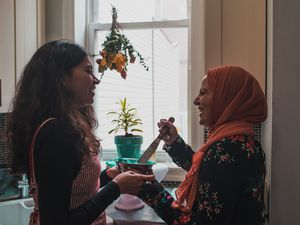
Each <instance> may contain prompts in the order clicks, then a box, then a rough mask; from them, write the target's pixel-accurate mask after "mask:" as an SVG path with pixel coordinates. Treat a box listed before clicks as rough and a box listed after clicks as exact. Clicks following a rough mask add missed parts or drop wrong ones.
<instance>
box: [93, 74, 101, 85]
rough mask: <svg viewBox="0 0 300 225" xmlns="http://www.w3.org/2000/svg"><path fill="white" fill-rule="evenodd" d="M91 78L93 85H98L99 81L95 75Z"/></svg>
mask: <svg viewBox="0 0 300 225" xmlns="http://www.w3.org/2000/svg"><path fill="white" fill-rule="evenodd" d="M92 77H93V84H96V85H97V84H99V83H100V80H99V79H98V78H97V77H96V76H95V75H93V76H92Z"/></svg>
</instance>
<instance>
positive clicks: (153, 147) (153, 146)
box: [138, 117, 175, 163]
mask: <svg viewBox="0 0 300 225" xmlns="http://www.w3.org/2000/svg"><path fill="white" fill-rule="evenodd" d="M168 121H169V122H171V123H174V121H175V119H174V117H170V118H169V119H168ZM168 131H169V128H168V127H163V128H162V131H161V133H160V134H159V135H158V136H157V138H155V140H154V141H153V142H152V143H151V144H150V145H149V147H148V148H147V149H146V151H145V152H144V153H143V155H142V156H141V157H140V158H139V159H138V162H139V163H146V162H147V161H148V160H149V159H150V158H151V156H152V155H153V154H154V152H155V151H156V149H157V147H158V145H159V143H160V141H161V139H162V138H163V137H165V136H166V135H167V134H168ZM167 136H168V135H167ZM169 138H170V136H169Z"/></svg>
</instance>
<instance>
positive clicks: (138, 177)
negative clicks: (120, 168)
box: [113, 171, 155, 195]
mask: <svg viewBox="0 0 300 225" xmlns="http://www.w3.org/2000/svg"><path fill="white" fill-rule="evenodd" d="M151 180H155V177H154V176H153V175H143V174H139V173H136V172H133V171H127V172H124V173H120V174H119V175H117V176H116V177H115V178H114V179H113V181H114V182H115V183H116V184H117V185H118V186H119V189H120V192H121V194H130V195H137V194H138V193H139V192H140V191H141V189H142V186H143V184H144V183H145V181H151Z"/></svg>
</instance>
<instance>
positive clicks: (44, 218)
mask: <svg viewBox="0 0 300 225" xmlns="http://www.w3.org/2000/svg"><path fill="white" fill-rule="evenodd" d="M77 152H78V151H77V150H76V148H75V147H74V140H73V137H72V136H71V135H70V134H67V133H66V132H65V131H64V126H63V124H59V123H58V122H57V121H56V120H54V121H50V122H48V124H46V125H45V127H44V128H42V129H41V131H40V133H39V135H38V137H37V140H36V146H35V165H36V175H37V182H38V188H39V190H38V202H39V210H40V222H41V224H42V225H45V224H72V225H73V224H74V225H75V224H81V225H83V224H90V223H91V222H92V221H94V220H95V219H96V218H97V217H98V216H99V215H100V214H101V213H102V212H103V211H104V210H105V208H106V207H107V206H108V205H109V204H111V203H112V202H113V201H114V200H115V199H116V198H118V196H119V195H120V190H119V188H118V186H117V184H115V183H113V182H110V183H109V184H108V185H106V187H104V188H103V189H101V191H100V192H98V194H97V195H96V196H95V197H93V198H92V199H90V200H88V201H87V202H85V203H84V204H82V205H80V206H79V207H78V208H76V209H73V210H71V211H70V199H71V191H72V184H73V181H74V179H75V177H76V176H77V173H78V172H79V170H80V167H81V159H80V157H79V154H77Z"/></svg>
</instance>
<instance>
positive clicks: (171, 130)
mask: <svg viewBox="0 0 300 225" xmlns="http://www.w3.org/2000/svg"><path fill="white" fill-rule="evenodd" d="M157 125H158V127H159V133H160V134H161V135H163V138H162V140H163V141H164V142H165V143H166V144H168V145H170V144H172V143H173V142H174V141H175V140H176V139H177V137H178V132H177V129H176V127H175V126H174V124H173V123H171V122H170V121H168V120H166V119H161V120H160V122H158V123H157ZM166 128H167V129H168V130H167V132H166Z"/></svg>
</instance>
